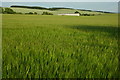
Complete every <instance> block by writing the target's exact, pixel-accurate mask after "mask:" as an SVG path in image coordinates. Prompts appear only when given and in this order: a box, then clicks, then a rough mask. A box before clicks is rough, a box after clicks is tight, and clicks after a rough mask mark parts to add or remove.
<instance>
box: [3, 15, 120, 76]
mask: <svg viewBox="0 0 120 80" xmlns="http://www.w3.org/2000/svg"><path fill="white" fill-rule="evenodd" d="M2 17H3V18H2V20H3V21H2V22H3V24H2V26H3V27H2V61H3V63H2V66H3V67H2V68H3V69H2V77H3V78H118V77H119V75H120V69H119V67H120V64H119V56H120V55H119V54H118V19H117V14H104V15H100V16H79V17H78V16H55V15H52V16H49V15H19V14H3V16H2Z"/></svg>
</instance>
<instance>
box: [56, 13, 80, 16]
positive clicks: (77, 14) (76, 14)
mask: <svg viewBox="0 0 120 80" xmlns="http://www.w3.org/2000/svg"><path fill="white" fill-rule="evenodd" d="M58 15H62V16H64V15H65V16H80V14H79V13H75V14H58Z"/></svg>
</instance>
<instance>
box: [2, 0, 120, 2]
mask: <svg viewBox="0 0 120 80" xmlns="http://www.w3.org/2000/svg"><path fill="white" fill-rule="evenodd" d="M0 1H1V2H119V0H57V1H56V0H0Z"/></svg>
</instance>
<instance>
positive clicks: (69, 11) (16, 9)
mask: <svg viewBox="0 0 120 80" xmlns="http://www.w3.org/2000/svg"><path fill="white" fill-rule="evenodd" d="M11 9H13V10H14V11H15V12H22V13H28V12H37V13H38V14H42V13H43V12H44V11H47V12H51V13H53V14H54V15H57V14H60V13H61V14H62V13H74V12H75V11H78V10H70V9H60V10H56V11H50V10H38V9H27V8H14V7H13V8H11ZM79 12H80V13H82V14H83V13H88V14H101V13H100V12H88V11H79Z"/></svg>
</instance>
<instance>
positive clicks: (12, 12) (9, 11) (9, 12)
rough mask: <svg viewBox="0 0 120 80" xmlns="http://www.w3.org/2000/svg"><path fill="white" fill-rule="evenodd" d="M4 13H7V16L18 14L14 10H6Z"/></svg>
mask: <svg viewBox="0 0 120 80" xmlns="http://www.w3.org/2000/svg"><path fill="white" fill-rule="evenodd" d="M3 13H6V14H15V13H16V12H14V11H13V10H12V9H10V8H5V11H4V12H3Z"/></svg>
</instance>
